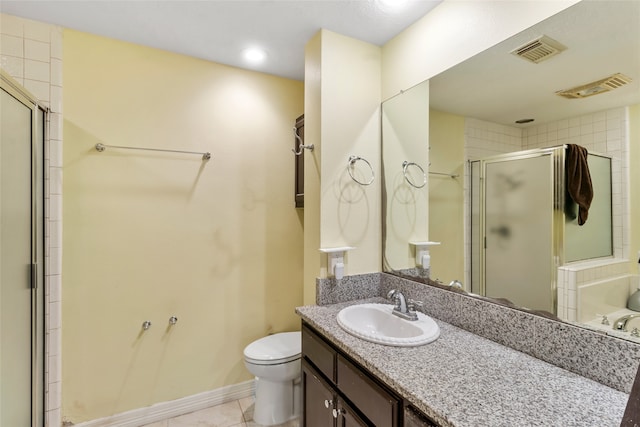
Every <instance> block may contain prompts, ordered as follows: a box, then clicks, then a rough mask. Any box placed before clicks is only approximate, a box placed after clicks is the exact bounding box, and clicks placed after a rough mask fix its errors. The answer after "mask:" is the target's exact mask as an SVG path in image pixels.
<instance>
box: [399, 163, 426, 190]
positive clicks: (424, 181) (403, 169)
mask: <svg viewBox="0 0 640 427" xmlns="http://www.w3.org/2000/svg"><path fill="white" fill-rule="evenodd" d="M409 166H415V167H417V168H418V169H420V172H422V184H420V185H418V184H415V183H413V182H412V181H411V179H410V178H409V175H408V174H407V169H409ZM402 174H403V175H404V180H405V181H407V183H408V184H409V185H410V186H412V187H414V188H422V187H424V186H425V184H426V183H427V174H426V173H424V169H422V166H420V165H419V164H417V163H414V162H408V161H406V160H405V161H404V162H402Z"/></svg>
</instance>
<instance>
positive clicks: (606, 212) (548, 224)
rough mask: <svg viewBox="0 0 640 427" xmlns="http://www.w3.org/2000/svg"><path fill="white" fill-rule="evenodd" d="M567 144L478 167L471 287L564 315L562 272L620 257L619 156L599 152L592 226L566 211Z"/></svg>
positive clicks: (474, 171)
mask: <svg viewBox="0 0 640 427" xmlns="http://www.w3.org/2000/svg"><path fill="white" fill-rule="evenodd" d="M564 158H565V150H564V146H559V147H552V148H544V149H536V150H528V151H520V152H515V153H510V154H504V155H499V156H493V157H488V158H485V159H482V160H476V161H472V162H471V165H470V166H471V167H470V171H471V180H472V182H471V206H472V208H471V217H472V221H471V236H472V237H471V240H472V243H471V246H472V249H471V287H472V291H473V292H474V293H478V294H481V295H485V296H491V297H499V298H506V299H508V300H509V301H510V302H512V303H514V304H516V305H519V306H523V307H527V308H530V309H534V310H542V311H546V312H549V313H554V314H555V313H556V305H557V301H556V300H557V296H556V277H557V268H558V267H559V266H561V265H564V264H565V263H567V262H574V261H580V260H586V259H592V258H600V257H610V256H612V255H613V245H612V215H611V159H610V158H609V157H606V156H601V155H597V154H593V153H591V154H590V155H589V157H588V163H589V168H590V169H591V176H592V180H593V186H594V194H596V195H597V197H596V196H594V200H593V203H592V206H591V208H590V210H589V221H588V222H587V223H585V224H584V226H582V227H579V226H578V225H577V219H576V218H573V217H571V216H569V215H566V214H565V209H564V208H565V203H564V202H565V200H564V199H565V197H566V190H565V179H564V177H565V175H564Z"/></svg>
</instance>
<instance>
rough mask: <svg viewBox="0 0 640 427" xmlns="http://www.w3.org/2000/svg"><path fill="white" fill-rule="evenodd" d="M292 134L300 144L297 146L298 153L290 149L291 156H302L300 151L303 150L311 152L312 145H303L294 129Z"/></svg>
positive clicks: (296, 130)
mask: <svg viewBox="0 0 640 427" xmlns="http://www.w3.org/2000/svg"><path fill="white" fill-rule="evenodd" d="M293 134H294V135H295V137H296V139H297V140H298V142H299V143H300V145H299V146H298V151H296V150H294V149H293V148H292V149H291V151H293V154H295V155H296V156H299V155H301V154H302V151H303V150H305V149H306V150H309V151H313V144H309V145H304V144H303V143H302V138H300V135H298V129H296V128H295V127H294V128H293Z"/></svg>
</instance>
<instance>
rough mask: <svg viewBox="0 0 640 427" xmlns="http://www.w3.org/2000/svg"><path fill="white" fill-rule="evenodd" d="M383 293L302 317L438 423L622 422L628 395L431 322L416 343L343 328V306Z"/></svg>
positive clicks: (596, 425) (597, 425) (598, 426)
mask: <svg viewBox="0 0 640 427" xmlns="http://www.w3.org/2000/svg"><path fill="white" fill-rule="evenodd" d="M363 302H383V303H386V301H384V300H382V299H380V298H374V299H367V300H361V301H353V302H350V303H341V304H333V305H325V306H306V307H299V308H297V309H296V312H297V313H298V314H299V315H300V316H301V317H302V319H303V320H305V321H306V322H308V323H309V324H310V325H311V326H313V327H314V328H315V329H317V330H318V331H320V332H321V333H323V334H324V335H325V336H326V337H327V338H328V339H329V340H330V341H331V342H333V343H334V344H335V345H336V346H337V347H338V348H340V349H341V350H343V351H344V352H345V353H347V354H348V355H350V356H351V357H352V358H353V359H354V360H355V361H357V362H359V363H360V364H361V365H363V366H364V367H366V368H367V369H369V370H370V371H371V372H372V373H373V374H374V375H376V376H378V377H379V378H380V379H381V380H382V381H384V382H385V383H387V385H389V386H390V387H391V388H392V389H394V390H395V391H396V392H397V393H398V394H400V395H401V396H402V397H403V398H405V399H407V400H408V401H409V402H411V403H412V404H413V405H414V406H416V407H417V408H418V409H420V410H421V411H423V412H424V413H425V414H427V415H428V416H429V417H431V418H433V419H434V420H435V421H436V422H438V423H439V424H441V425H443V426H452V427H465V426H468V427H480V426H487V427H498V426H505V427H517V426H557V427H570V426H576V427H577V426H584V427H606V426H616V427H617V426H619V425H620V421H621V420H622V416H623V414H624V410H625V406H626V403H627V400H628V397H629V396H628V395H627V394H625V393H623V392H620V391H617V390H614V389H612V388H609V387H607V386H604V385H602V384H600V383H597V382H595V381H592V380H590V379H587V378H584V377H581V376H579V375H576V374H574V373H571V372H569V371H566V370H564V369H561V368H558V367H556V366H554V365H551V364H548V363H546V362H543V361H541V360H538V359H536V358H534V357H531V356H528V355H526V354H524V353H521V352H518V351H516V350H513V349H511V348H508V347H504V346H502V345H500V344H497V343H495V342H493V341H490V340H488V339H485V338H482V337H480V336H477V335H474V334H472V333H470V332H467V331H465V330H463V329H459V328H457V327H455V326H453V325H450V324H448V323H445V322H442V321H440V320H438V319H435V320H436V322H437V323H438V325H439V326H440V331H441V333H440V337H439V338H438V339H437V340H436V341H435V342H433V343H431V344H427V345H424V346H421V347H413V348H398V347H388V346H383V345H379V344H373V343H369V342H367V341H364V340H361V339H359V338H356V337H354V336H352V335H350V334H348V333H347V332H345V331H343V330H342V329H341V328H340V326H339V325H338V323H337V321H336V315H337V314H338V312H339V311H340V309H342V308H344V307H346V306H348V305H353V304H356V303H363Z"/></svg>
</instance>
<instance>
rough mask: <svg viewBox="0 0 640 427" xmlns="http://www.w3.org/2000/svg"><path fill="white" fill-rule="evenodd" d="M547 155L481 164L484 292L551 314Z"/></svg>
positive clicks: (550, 182) (550, 174)
mask: <svg viewBox="0 0 640 427" xmlns="http://www.w3.org/2000/svg"><path fill="white" fill-rule="evenodd" d="M553 173H554V169H553V158H552V155H551V153H545V154H542V155H536V156H534V157H523V158H509V159H504V161H487V162H486V163H485V181H484V191H485V198H484V224H485V226H484V235H485V253H484V261H485V262H484V269H485V272H484V273H485V274H484V276H485V280H484V283H485V291H486V293H485V295H487V296H490V297H498V298H507V299H508V300H509V301H511V302H513V303H514V304H516V305H518V306H524V307H527V308H530V309H535V310H546V311H548V312H551V313H554V312H555V298H554V295H553V290H554V289H553V287H552V286H551V283H552V282H553V277H552V274H553V263H552V259H553V248H552V244H553V242H552V234H553V233H552V230H553V229H552V227H553V194H554V191H553Z"/></svg>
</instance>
